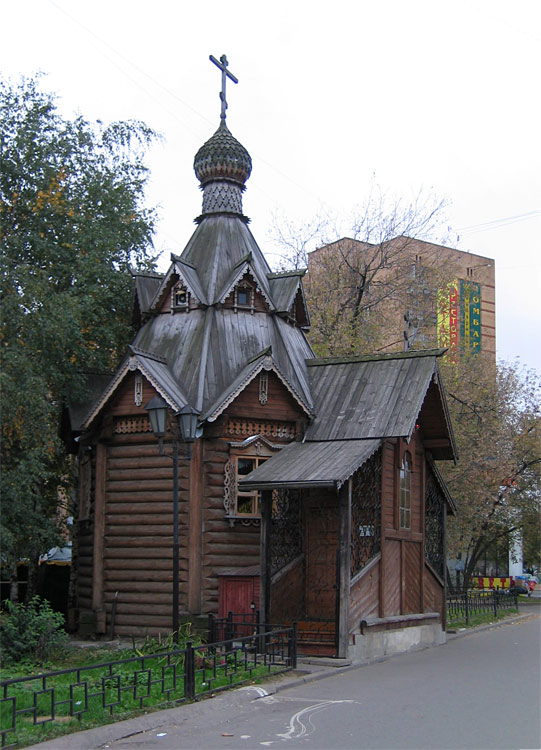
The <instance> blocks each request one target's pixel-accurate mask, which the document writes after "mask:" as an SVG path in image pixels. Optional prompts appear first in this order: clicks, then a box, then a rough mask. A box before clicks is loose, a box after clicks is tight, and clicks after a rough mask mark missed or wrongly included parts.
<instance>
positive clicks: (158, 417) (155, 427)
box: [145, 396, 169, 438]
mask: <svg viewBox="0 0 541 750" xmlns="http://www.w3.org/2000/svg"><path fill="white" fill-rule="evenodd" d="M145 409H146V410H147V411H148V416H149V419H150V424H151V426H152V432H153V433H154V435H155V436H156V437H157V438H162V437H163V436H164V435H165V430H166V425H167V410H168V409H169V407H168V406H167V403H166V402H165V401H164V400H163V398H162V397H161V396H154V398H152V399H151V400H150V401H149V402H148V404H147V405H146V406H145Z"/></svg>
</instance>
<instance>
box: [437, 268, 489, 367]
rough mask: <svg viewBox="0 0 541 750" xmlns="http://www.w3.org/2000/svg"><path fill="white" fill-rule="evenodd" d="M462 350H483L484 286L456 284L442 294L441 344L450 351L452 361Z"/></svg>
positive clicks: (470, 282) (469, 283) (449, 286)
mask: <svg viewBox="0 0 541 750" xmlns="http://www.w3.org/2000/svg"><path fill="white" fill-rule="evenodd" d="M459 341H460V342H461V347H462V351H464V352H467V353H470V354H475V353H477V352H480V351H481V285H480V284H476V283H475V282H473V281H464V280H462V279H461V280H460V282H459V281H458V280H455V281H452V282H451V283H449V284H448V285H447V286H446V287H443V288H442V289H440V290H439V291H438V345H439V346H441V347H445V348H447V349H449V359H450V361H451V362H456V361H457V356H458V352H459Z"/></svg>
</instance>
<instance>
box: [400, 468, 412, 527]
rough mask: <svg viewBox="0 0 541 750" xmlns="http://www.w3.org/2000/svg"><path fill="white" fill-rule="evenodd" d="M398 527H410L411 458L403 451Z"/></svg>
mask: <svg viewBox="0 0 541 750" xmlns="http://www.w3.org/2000/svg"><path fill="white" fill-rule="evenodd" d="M399 507H400V528H401V529H410V528H411V458H410V454H409V453H404V456H403V458H402V464H401V466H400V506H399Z"/></svg>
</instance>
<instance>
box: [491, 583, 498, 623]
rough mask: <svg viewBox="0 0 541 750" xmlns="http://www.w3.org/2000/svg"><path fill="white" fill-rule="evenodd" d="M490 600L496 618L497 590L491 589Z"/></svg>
mask: <svg viewBox="0 0 541 750" xmlns="http://www.w3.org/2000/svg"><path fill="white" fill-rule="evenodd" d="M492 600H493V602H494V617H497V616H498V591H497V589H492Z"/></svg>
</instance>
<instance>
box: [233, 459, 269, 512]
mask: <svg viewBox="0 0 541 750" xmlns="http://www.w3.org/2000/svg"><path fill="white" fill-rule="evenodd" d="M266 460H267V458H266V457H265V458H263V457H262V456H236V458H235V462H236V465H237V479H241V478H242V477H244V476H246V474H249V473H250V472H251V471H253V470H254V469H257V467H258V466H261V464H263V463H265V461H266ZM235 515H236V516H258V517H259V516H260V515H261V492H259V491H258V490H252V491H244V490H242V491H241V490H239V489H237V500H236V508H235Z"/></svg>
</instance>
